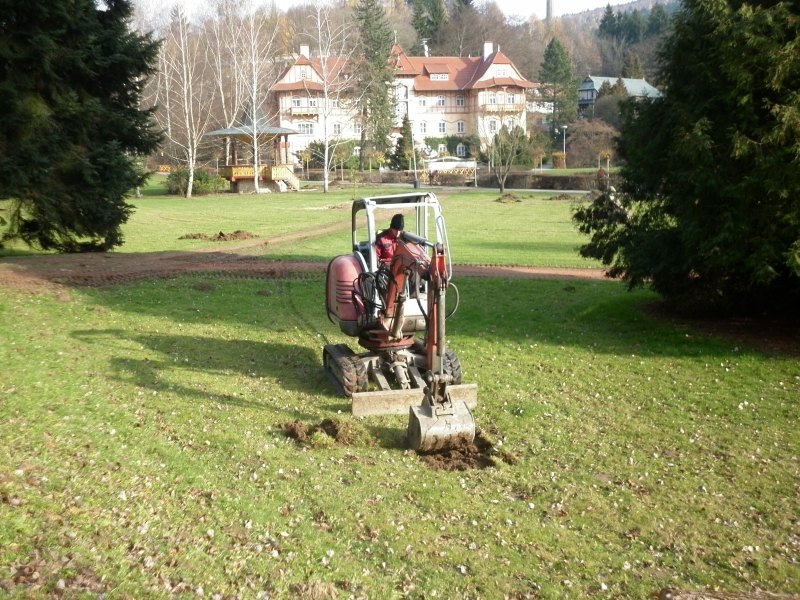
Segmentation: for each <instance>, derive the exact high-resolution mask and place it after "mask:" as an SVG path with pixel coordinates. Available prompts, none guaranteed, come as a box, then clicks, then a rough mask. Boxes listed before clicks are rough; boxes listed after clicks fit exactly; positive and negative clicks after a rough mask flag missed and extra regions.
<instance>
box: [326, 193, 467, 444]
mask: <svg viewBox="0 0 800 600" xmlns="http://www.w3.org/2000/svg"><path fill="white" fill-rule="evenodd" d="M393 213H400V214H403V215H404V216H405V223H406V229H405V230H404V231H403V232H402V233H401V234H400V237H399V238H398V240H397V246H396V249H395V253H394V256H393V258H392V261H391V263H390V264H389V265H384V264H381V262H380V261H379V260H378V257H377V253H376V250H375V240H376V237H377V235H378V229H377V227H376V222H377V220H378V219H381V222H383V221H385V222H387V223H388V220H389V217H390V216H391V215H392V214H393ZM352 243H353V252H352V253H351V254H345V255H340V256H337V257H335V258H333V259H332V260H331V261H330V263H329V264H328V269H327V277H326V283H325V288H326V295H325V306H326V310H327V313H328V318H329V319H330V320H331V321H332V322H334V323H335V324H338V326H339V329H340V330H341V331H342V332H343V333H344V334H346V335H348V336H351V337H355V338H358V344H359V345H360V346H361V347H362V348H363V349H364V350H365V351H364V352H361V353H359V354H356V353H355V352H353V350H352V349H351V348H350V346H348V345H347V344H328V345H326V346H325V348H324V349H323V353H322V362H323V366H324V368H325V370H326V371H327V373H328V375H329V376H330V378H331V380H332V381H333V383H334V385H335V386H336V388H337V390H338V391H339V393H341V394H342V395H344V396H347V397H349V398H351V399H352V412H353V414H354V415H357V416H366V415H379V414H403V413H408V417H409V420H408V430H407V437H408V444H409V447H411V448H412V449H414V450H417V451H420V452H435V451H441V450H447V449H451V448H454V447H456V446H458V445H461V444H464V443H467V444H468V443H471V442H472V441H473V439H474V437H475V421H474V419H473V417H472V412H471V409H474V408H475V406H476V405H477V400H478V392H477V386H476V385H475V384H463V383H462V382H461V364H460V362H459V360H458V357H457V356H456V355H455V353H454V352H453V351H452V350H450V349H448V348H447V341H446V338H445V320H446V318H447V317H448V316H450V315H447V314H446V310H445V297H446V292H447V290H448V288H449V287H451V282H450V275H451V272H452V268H451V267H452V265H451V262H450V259H449V256H448V254H447V247H448V246H447V231H446V229H445V223H444V218H443V217H442V211H441V206H440V205H439V201H438V200H437V198H436V196H435V195H434V194H432V193H412V194H398V195H392V196H376V197H372V198H362V199H359V200H355V201H354V202H353V207H352ZM452 288H453V289H454V290H455V291H456V294H455V296H456V298H457V297H458V294H457V291H458V290H457V288H456V287H455V286H454V285H452ZM456 308H457V302H456V304H455V308H454V309H453V311H452V312H455V309H456ZM451 314H452V313H451ZM417 334H421V335H419V336H418V335H417Z"/></svg>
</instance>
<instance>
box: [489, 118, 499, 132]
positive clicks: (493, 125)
mask: <svg viewBox="0 0 800 600" xmlns="http://www.w3.org/2000/svg"><path fill="white" fill-rule="evenodd" d="M489 133H497V121H495V120H494V119H492V120H491V121H489Z"/></svg>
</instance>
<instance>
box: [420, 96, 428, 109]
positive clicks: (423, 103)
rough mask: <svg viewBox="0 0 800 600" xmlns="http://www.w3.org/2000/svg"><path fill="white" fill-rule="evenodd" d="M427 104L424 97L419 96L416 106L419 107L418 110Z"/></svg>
mask: <svg viewBox="0 0 800 600" xmlns="http://www.w3.org/2000/svg"><path fill="white" fill-rule="evenodd" d="M427 104H428V102H427V98H425V96H420V97H419V99H418V100H417V106H419V107H420V108H425V107H426V106H427Z"/></svg>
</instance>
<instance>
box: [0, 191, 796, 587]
mask: <svg viewBox="0 0 800 600" xmlns="http://www.w3.org/2000/svg"><path fill="white" fill-rule="evenodd" d="M284 197H285V198H286V200H284ZM292 198H294V199H295V202H298V200H300V201H301V202H298V204H299V205H298V206H297V207H292V206H291V202H290V200H291V199H292ZM521 199H522V201H521V202H519V203H511V204H501V203H496V202H494V201H493V199H492V197H491V196H486V197H481V196H480V195H479V194H476V195H474V196H472V195H469V194H467V195H464V196H461V195H452V196H448V195H447V194H442V200H443V203H444V205H445V211H446V215H447V217H448V226H449V230H450V236H451V240H452V241H453V244H454V253H456V252H460V253H461V255H462V256H464V257H469V258H461V259H460V260H462V261H463V262H470V261H472V262H489V263H491V262H502V257H503V256H506V257H507V256H508V255H513V256H514V258H513V259H509V258H507V260H509V261H511V262H519V261H522V260H536V261H539V260H542V261H545V260H546V259H543V258H542V259H539V258H524V257H526V256H528V253H529V251H530V254H531V255H532V256H534V257H536V256H538V255H539V253H541V254H542V256H544V255H545V253H544V251H543V249H542V248H538V249H537V248H536V247H535V244H536V241H537V239H538V236H540V234H539V233H537V234H536V235H531V234H530V233H528V238H529V239H528V241H527V242H526V241H525V236H524V235H523V234H522V233H519V230H523V231H526V232H538V231H539V228H549V229H550V230H552V232H553V233H552V236H553V237H552V240H553V244H552V246H553V248H555V250H554V251H553V254H552V256H553V258H552V260H553V262H554V263H556V264H562V265H563V264H564V263H565V262H567V261H568V260H569V259H568V258H567V257H566V254H568V252H569V250H568V249H569V248H571V247H572V246H573V245H574V244H577V243H579V238H578V237H577V234H574V233H572V232H570V231H569V227H571V226H570V224H569V221H568V207H569V202H563V201H548V200H546V199H539V198H527V197H523V198H521ZM238 201H240V202H241V203H242V204H241V206H239V207H238V208H236V209H235V210H234V208H233V207H232V206H231V205H227V206H225V209H226V210H221V211H219V212H218V213H216V216H213V215H212V216H210V217H209V216H207V215H206V210H207V211H208V212H211V211H212V210H217V208H216V207H215V206H213V205H214V202H213V200H209V204H208V205H203V206H204V207H205V208H204V209H203V210H202V211H197V212H199V213H201V214H197V215H195V217H192V216H191V215H192V214H193V211H189V210H186V209H185V208H184V205H183V204H181V203H180V202H179V201H175V203H176V204H175V205H174V206H170V205H169V202H168V201H167V200H164V199H159V198H155V197H148V198H145V199H143V200H142V201H141V204H140V205H139V208H140V210H138V211H137V217H136V219H134V220H133V221H132V222H131V223H130V224H129V225H128V226H127V227H129V228H130V229H128V230H126V237H127V239H128V241H129V246H127V247H126V249H125V250H124V251H133V249H134V248H137V249H138V250H136V251H146V252H151V251H156V250H159V249H168V248H170V247H171V245H172V244H174V243H175V242H174V239H175V238H176V237H177V235H176V234H182V233H185V232H187V230H188V231H207V229H208V228H210V227H211V224H212V223H220V220H222V221H223V222H224V224H223V225H221V226H216V225H215V226H214V227H213V228H211V229H210V231H208V232H209V233H211V232H213V231H214V230H215V229H224V230H226V231H227V230H230V229H248V230H250V229H252V230H257V233H259V234H262V235H274V234H275V233H276V232H280V231H284V230H288V229H290V228H297V229H298V230H307V229H312V228H313V227H314V226H315V225H317V224H319V223H322V222H327V221H325V220H326V219H329V218H330V219H338V218H341V217H342V214H343V213H342V211H341V210H339V209H325V210H319V209H320V208H322V207H324V206H327V205H328V204H334V202H331V200H330V198H329V197H325V196H322V195H321V194H320V195H319V198H316V197H314V198H310V197H309V198H306V197H305V196H304V195H291V196H290V195H286V196H281V197H280V199H274V198H270V200H269V201H268V202H264V205H266V206H268V208H269V210H268V211H264V212H265V213H267V214H272V215H276V214H279V215H280V216H281V218H280V219H278V218H275V217H274V216H273V218H268V217H266V216H263V217H262V216H259V215H257V214H253V215H252V216H251V217H250V219H249V221H248V223H252V225H247V226H246V227H242V226H241V225H239V223H241V222H243V221H244V219H242V218H241V217H237V218H232V215H234V214H240V215H245V214H247V213H248V211H250V212H252V213H258V212H259V210H258V207H259V206H260V205H261V203H262V200H261V199H247V198H242V199H239V200H238ZM248 201H250V202H257V203H258V204H251V205H250V207H249V208H248V207H247V205H246V203H247V202H248ZM345 201H346V198H345V196H342V197H341V198H340V199H337V200H335V203H339V202H345ZM192 202H195V201H192ZM275 202H279V203H283V202H286V204H278V205H275V204H274V203H275ZM146 203H151V205H150V206H148V207H145V204H146ZM197 206H198V205H196V204H195V205H194V206H193V207H194V208H196V207H197ZM314 209H317V210H314ZM551 211H552V212H551ZM559 211H563V212H561V213H559ZM149 212H152V214H150V215H148V213H149ZM346 212H347V211H344V214H346ZM156 213H158V216H157V215H156ZM559 214H561V216H560V217H559ZM490 218H493V219H494V220H493V221H491V223H494V224H496V226H494V227H484V226H477V225H475V223H489V222H490V221H489V219H490ZM345 219H346V217H345ZM282 228H283V229H282ZM153 229H159V230H160V233H159V232H153V231H152V230H153ZM498 229H502V232H500V233H498V232H497V230H498ZM541 235H543V234H541ZM334 237H335V236H326V238H325V239H327V241H325V239H323V240H321V241H319V243H316V242H315V243H309V244H308V245H307V247H306V248H305V249H304V250H303V251H302V255H303V256H307V257H310V258H319V259H320V260H324V258H325V257H326V256H327V254H326V252H328V253H329V252H330V249H329V248H328V247H327V245H328V244H330V245H331V246H333V245H336V246H337V248H339V247H341V246H342V244H344V245H347V243H348V242H347V238H346V231H345V234H344V238H343V239H342V240H335V239H334ZM160 238H161V239H162V243H163V246H162V247H159V239H160ZM456 240H458V241H456ZM504 240H506V241H505V242H504ZM456 244H457V245H456ZM504 244H505V245H504ZM481 248H483V251H482V250H481ZM283 251H284V252H285V249H284V250H283ZM341 251H343V250H341V249H337V250H335V252H337V253H338V252H341ZM289 254H291V253H289ZM479 256H484V257H485V256H491V257H497V258H491V259H479V258H472V257H479ZM456 260H459V257H458V256H457V257H456ZM531 264H535V263H531ZM456 284H457V286H458V289H459V292H460V295H461V305H460V308H459V310H458V312H457V313H456V314H455V315H454V316H453V317H452V318H451V319H450V320H448V328H449V332H450V342H451V345H452V347H453V349H454V350H455V351H456V352H457V353H458V355H459V357H460V359H461V362H462V364H463V366H464V379H465V381H467V382H475V383H477V384H478V386H479V406H478V408H477V409H476V411H475V418H476V421H477V424H478V426H479V427H480V428H481V429H482V430H483V431H484V434H485V435H486V436H487V437H488V438H489V439H491V440H492V441H493V442H494V446H495V450H496V456H497V460H496V465H495V466H494V467H491V468H487V469H482V470H471V471H464V472H445V471H440V470H434V469H431V468H430V467H428V466H426V465H425V464H424V463H423V462H421V461H420V459H419V458H418V457H417V456H416V455H414V454H413V453H410V452H408V451H406V450H405V449H404V448H403V443H404V439H403V438H404V428H405V420H404V419H403V418H400V417H372V418H368V419H355V418H353V417H351V416H349V415H348V410H349V409H348V404H347V402H346V401H345V400H344V399H342V398H339V397H337V396H335V395H334V394H333V393H332V390H331V386H330V383H329V382H328V380H327V378H326V377H325V376H324V374H323V372H322V369H321V364H320V358H321V348H322V346H323V345H324V344H326V343H331V342H345V341H347V340H346V339H345V338H344V337H343V336H342V335H341V334H340V333H339V332H338V331H337V330H336V329H335V328H334V326H333V325H332V324H331V323H330V322H329V321H328V320H327V318H326V316H325V314H324V298H323V285H324V282H323V279H322V278H321V277H320V276H317V275H308V276H298V277H295V278H286V279H265V280H260V279H247V278H243V279H237V278H234V277H231V276H228V275H226V274H224V273H223V274H218V275H205V276H187V277H180V278H176V279H171V280H166V281H143V282H140V283H137V284H133V285H124V286H116V287H111V288H103V289H88V288H74V289H71V290H70V291H69V293H68V294H67V295H64V294H55V293H54V294H39V295H30V294H25V293H21V292H16V291H14V290H7V289H4V290H3V293H2V295H0V339H2V340H3V343H2V344H0V364H2V365H3V369H2V372H3V377H2V379H1V380H0V440H1V441H2V443H0V524H1V525H0V594H6V595H8V596H10V597H20V598H22V597H25V598H27V597H42V596H47V595H50V594H51V595H66V597H81V596H86V597H92V598H93V597H97V596H98V595H99V594H105V596H106V597H108V598H143V597H172V596H179V597H199V596H202V597H207V598H233V597H243V598H251V597H252V598H257V597H264V598H265V597H272V598H350V597H353V598H394V597H398V598H400V597H410V598H435V597H438V598H505V597H508V598H523V597H541V598H581V597H599V598H646V597H649V596H650V594H651V593H652V592H654V591H656V590H658V589H660V588H662V587H667V586H670V587H675V588H683V589H721V590H727V591H739V592H743V591H749V590H752V589H766V590H770V591H773V592H797V591H798V590H799V589H800V566H799V565H798V562H797V557H798V554H800V522H798V515H800V487H799V486H800V478H799V477H798V475H799V474H800V465H799V464H798V460H800V459H799V458H798V449H799V448H800V434H799V433H798V431H799V430H800V428H799V427H798V398H800V361H798V359H797V358H792V357H784V356H779V355H777V356H775V355H769V356H768V355H764V354H762V353H760V352H757V351H755V350H753V349H752V348H748V347H746V346H742V345H741V344H740V343H736V342H732V341H730V340H727V339H724V338H717V337H714V336H710V335H706V334H703V333H701V332H700V331H698V330H695V329H693V328H691V327H689V326H687V325H680V324H673V323H669V322H666V321H662V320H659V319H656V318H654V317H652V316H651V311H648V310H646V308H647V306H648V304H649V303H651V302H653V300H654V296H653V295H652V294H650V293H648V292H644V291H640V292H634V293H628V292H626V291H625V289H624V286H622V285H621V284H619V283H616V282H610V281H568V282H567V281H554V280H514V279H503V278H497V279H472V278H461V279H458V280H457V281H456ZM324 419H337V420H338V421H339V423H340V425H341V427H342V428H347V429H348V430H349V431H350V432H351V433H352V435H351V436H350V438H349V442H348V443H344V440H342V441H335V440H333V439H332V438H330V437H328V436H326V435H324V434H315V435H314V436H312V437H311V439H310V441H309V442H307V443H303V444H301V443H298V442H296V441H294V440H292V439H289V438H288V437H287V436H286V435H285V432H284V425H285V424H286V423H290V422H295V421H300V422H302V423H305V424H308V425H309V426H312V425H314V424H318V423H320V422H321V421H322V420H324ZM501 458H505V459H506V460H505V461H504V460H501Z"/></svg>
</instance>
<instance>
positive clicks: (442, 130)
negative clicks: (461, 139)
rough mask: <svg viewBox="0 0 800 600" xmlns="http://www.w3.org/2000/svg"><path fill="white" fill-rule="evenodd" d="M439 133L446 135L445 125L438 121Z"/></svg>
mask: <svg viewBox="0 0 800 600" xmlns="http://www.w3.org/2000/svg"><path fill="white" fill-rule="evenodd" d="M439 133H447V123H445V122H444V121H439Z"/></svg>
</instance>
